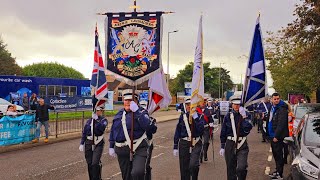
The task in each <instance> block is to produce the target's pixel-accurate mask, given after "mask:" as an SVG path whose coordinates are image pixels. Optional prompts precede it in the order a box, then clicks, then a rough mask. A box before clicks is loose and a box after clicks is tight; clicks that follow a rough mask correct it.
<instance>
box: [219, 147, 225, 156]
mask: <svg viewBox="0 0 320 180" xmlns="http://www.w3.org/2000/svg"><path fill="white" fill-rule="evenodd" d="M219 154H220V156H223V157H224V149H222V148H221V149H220V151H219Z"/></svg>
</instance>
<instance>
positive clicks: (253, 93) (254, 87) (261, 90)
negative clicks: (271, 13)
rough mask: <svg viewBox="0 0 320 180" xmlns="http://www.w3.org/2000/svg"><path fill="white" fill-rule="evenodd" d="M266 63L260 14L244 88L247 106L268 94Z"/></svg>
mask: <svg viewBox="0 0 320 180" xmlns="http://www.w3.org/2000/svg"><path fill="white" fill-rule="evenodd" d="M266 88H267V81H266V65H265V58H264V51H263V45H262V37H261V28H260V15H259V16H258V19H257V23H256V26H255V30H254V36H253V42H252V47H251V51H250V57H249V62H248V66H247V72H246V76H245V81H244V86H243V89H242V104H243V106H244V107H247V106H249V105H251V104H254V103H257V102H260V101H261V100H262V99H263V98H264V97H265V96H266V94H267V89H266Z"/></svg>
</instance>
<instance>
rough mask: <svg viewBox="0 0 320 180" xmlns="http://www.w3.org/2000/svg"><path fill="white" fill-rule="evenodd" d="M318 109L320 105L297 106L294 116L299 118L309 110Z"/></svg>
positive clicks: (319, 109) (314, 110)
mask: <svg viewBox="0 0 320 180" xmlns="http://www.w3.org/2000/svg"><path fill="white" fill-rule="evenodd" d="M316 111H320V105H315V106H298V107H297V109H296V113H295V115H296V118H297V119H301V118H302V117H303V116H304V115H306V114H307V113H310V112H316Z"/></svg>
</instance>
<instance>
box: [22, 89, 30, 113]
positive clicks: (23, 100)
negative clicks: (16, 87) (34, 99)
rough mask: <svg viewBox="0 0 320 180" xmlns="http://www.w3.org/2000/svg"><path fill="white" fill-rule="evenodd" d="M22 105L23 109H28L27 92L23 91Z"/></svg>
mask: <svg viewBox="0 0 320 180" xmlns="http://www.w3.org/2000/svg"><path fill="white" fill-rule="evenodd" d="M22 107H23V109H24V110H25V111H28V110H29V99H28V94H27V93H24V94H23V98H22Z"/></svg>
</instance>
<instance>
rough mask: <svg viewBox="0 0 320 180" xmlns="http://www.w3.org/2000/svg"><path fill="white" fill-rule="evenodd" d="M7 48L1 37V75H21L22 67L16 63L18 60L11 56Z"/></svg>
mask: <svg viewBox="0 0 320 180" xmlns="http://www.w3.org/2000/svg"><path fill="white" fill-rule="evenodd" d="M6 46H7V45H6V44H5V43H4V42H3V40H2V39H1V37H0V62H1V65H0V75H21V73H22V69H21V67H20V66H19V65H18V64H17V63H16V59H15V58H13V57H12V56H11V53H10V52H9V51H8V50H7V48H6Z"/></svg>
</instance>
